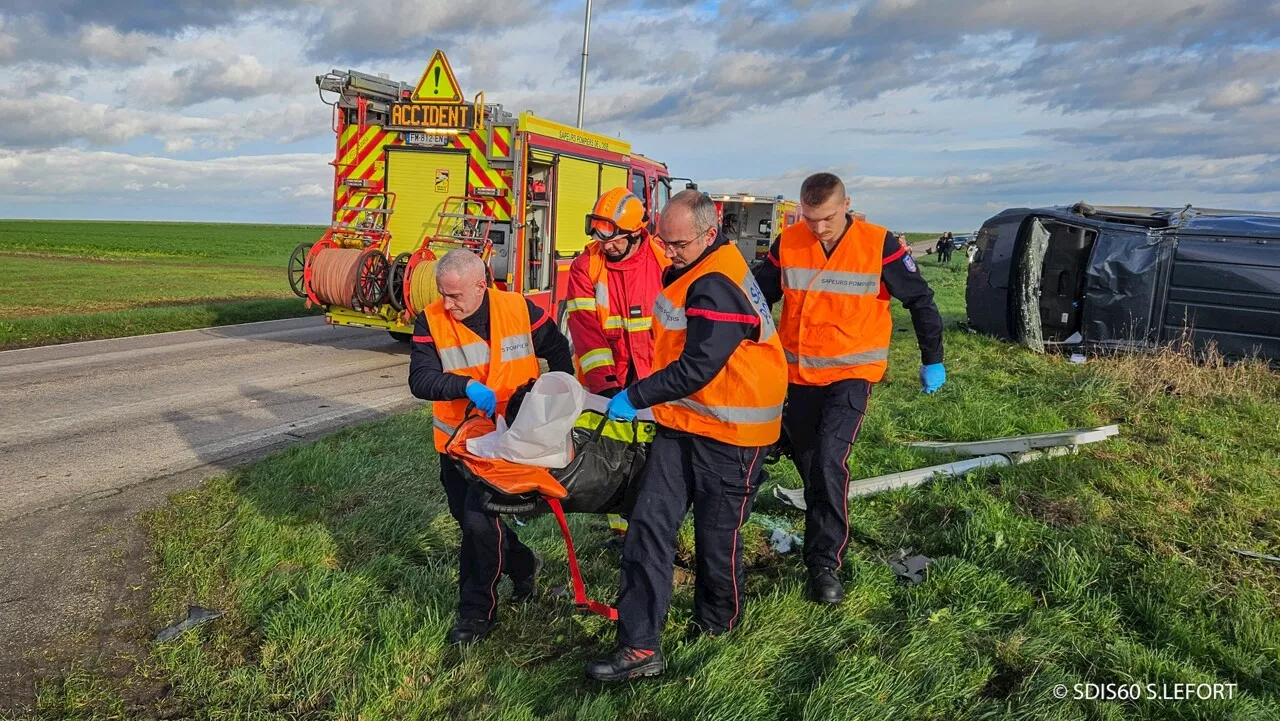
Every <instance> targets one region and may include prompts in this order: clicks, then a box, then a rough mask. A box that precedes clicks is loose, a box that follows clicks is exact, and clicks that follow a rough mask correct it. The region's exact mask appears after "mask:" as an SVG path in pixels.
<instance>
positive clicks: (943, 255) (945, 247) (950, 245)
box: [935, 231, 955, 263]
mask: <svg viewBox="0 0 1280 721" xmlns="http://www.w3.org/2000/svg"><path fill="white" fill-rule="evenodd" d="M954 249H955V243H954V241H953V240H952V236H951V231H947V232H945V233H943V234H942V236H941V237H939V238H938V244H937V246H936V248H935V250H936V251H937V253H938V262H939V263H950V262H951V251H952V250H954Z"/></svg>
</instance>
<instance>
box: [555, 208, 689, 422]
mask: <svg viewBox="0 0 1280 721" xmlns="http://www.w3.org/2000/svg"><path fill="white" fill-rule="evenodd" d="M648 220H649V217H648V212H647V211H646V210H645V207H644V203H643V202H642V201H641V200H640V199H639V198H637V197H636V196H635V195H634V194H632V192H631V191H629V190H627V189H626V188H622V187H619V188H613V189H610V190H607V191H605V192H604V194H603V195H601V196H600V198H599V200H597V201H596V205H595V207H594V208H593V209H592V211H591V213H590V214H588V215H587V218H586V221H587V226H586V230H587V235H588V236H589V237H591V238H592V242H590V243H588V244H587V248H586V252H584V253H583V254H582V255H580V256H578V257H577V258H575V259H574V261H573V264H572V265H570V266H569V288H568V292H567V297H566V300H565V309H566V310H567V312H568V319H569V323H568V325H569V337H570V338H571V339H572V340H573V353H574V356H575V357H576V359H577V362H578V371H579V373H578V380H580V381H582V385H583V386H584V387H585V388H586V389H587V391H588V392H590V393H595V394H596V395H603V396H608V397H613V396H614V395H615V394H616V393H617V392H618V391H620V390H622V389H623V388H624V387H626V386H628V385H631V384H632V383H635V382H636V381H637V380H640V379H641V378H647V377H648V376H649V374H650V373H652V372H653V317H652V312H653V301H654V300H656V299H657V297H658V293H660V292H661V291H662V271H663V269H664V268H666V267H667V266H669V265H671V261H669V260H667V258H666V256H665V255H664V254H663V252H662V248H661V247H660V246H659V245H658V244H657V243H656V242H654V241H653V239H652V238H651V237H650V236H649V232H648V231H647V230H646V227H645V226H646V224H647V223H648Z"/></svg>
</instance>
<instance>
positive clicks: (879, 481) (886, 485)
mask: <svg viewBox="0 0 1280 721" xmlns="http://www.w3.org/2000/svg"><path fill="white" fill-rule="evenodd" d="M1119 433H1120V426H1118V425H1112V426H1100V427H1098V428H1076V429H1073V430H1067V431H1051V432H1049V433H1032V434H1029V435H1025V436H1009V437H1007V438H992V439H991V440H986V441H957V442H949V441H920V442H917V443H909V444H907V445H909V446H911V447H912V448H918V449H920V450H922V451H929V452H931V453H943V454H960V455H970V456H978V457H977V458H968V459H965V460H963V461H954V462H951V463H943V464H941V465H937V466H929V467H928V468H917V469H915V470H913V471H902V472H900V473H889V474H887V475H883V476H876V477H874V478H864V479H862V480H858V481H852V482H850V483H849V494H848V496H849V498H856V497H858V496H866V495H870V494H872V493H879V492H881V491H888V490H892V489H895V488H912V487H915V486H919V485H922V484H924V483H927V482H929V481H931V480H933V479H935V478H938V477H941V476H952V477H956V478H959V477H960V476H963V475H965V474H966V473H969V472H970V471H973V470H975V469H978V468H989V467H992V466H1013V465H1018V464H1021V463H1028V462H1030V461H1035V460H1040V459H1042V458H1055V457H1058V456H1065V455H1068V454H1071V453H1075V451H1076V449H1077V448H1078V447H1079V446H1082V445H1086V444H1089V443H1097V442H1099V441H1104V440H1106V439H1108V438H1111V437H1112V436H1116V435H1119ZM773 496H774V498H777V499H778V500H779V501H782V502H783V503H785V504H787V505H788V506H791V507H792V508H798V509H800V510H802V511H803V510H805V509H806V505H805V502H804V489H803V488H783V487H782V486H774V488H773Z"/></svg>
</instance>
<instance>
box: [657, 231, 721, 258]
mask: <svg viewBox="0 0 1280 721" xmlns="http://www.w3.org/2000/svg"><path fill="white" fill-rule="evenodd" d="M708 230H711V228H703V229H702V230H701V231H699V232H698V235H697V236H696V237H694V238H690V239H688V240H662V239H659V240H658V242H659V243H661V244H662V247H663V248H665V249H666V250H669V251H671V252H673V253H680V252H683V251H684V249H685V248H688V247H689V246H690V245H692V244H693V243H695V242H697V241H698V239H700V238H701V237H702V236H703V235H705V234H706V232H707V231H708Z"/></svg>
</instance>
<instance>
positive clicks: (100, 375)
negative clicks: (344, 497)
mask: <svg viewBox="0 0 1280 721" xmlns="http://www.w3.org/2000/svg"><path fill="white" fill-rule="evenodd" d="M407 360H408V349H407V347H406V346H404V345H402V344H400V343H397V342H395V341H394V340H392V339H391V338H390V337H389V336H388V335H387V334H386V333H382V332H378V331H373V330H365V329H351V328H339V327H333V326H328V325H326V324H325V323H324V322H323V320H321V319H320V318H316V317H312V318H301V319H292V320H283V321H270V322H266V323H251V324H247V325H240V326H228V327H223V328H209V329H203V330H193V331H181V332H178V333H164V334H159V335H151V336H141V337H136V338H121V339H115V340H106V341H93V342H88V343H71V344H67V345H60V346H48V347H44V348H30V349H24V350H15V351H6V352H3V353H0V469H3V470H2V471H0V522H3V521H6V520H9V519H12V518H15V517H18V516H21V515H25V514H27V513H31V512H33V511H37V510H40V509H44V508H50V507H53V506H59V505H62V504H65V503H68V502H74V501H76V500H79V499H85V498H94V497H100V496H101V495H103V494H111V493H114V492H117V491H119V490H120V489H122V488H125V487H127V486H131V485H134V484H137V483H140V482H145V481H147V480H150V479H153V478H158V477H161V476H167V475H171V474H175V473H181V472H184V471H189V470H191V469H194V468H197V467H200V466H205V465H216V464H218V463H219V462H221V461H224V460H226V459H230V458H234V457H237V456H241V455H244V454H245V453H247V452H251V451H254V450H257V449H262V448H266V447H272V446H278V445H281V444H285V443H288V442H291V441H294V440H297V439H298V438H300V437H302V436H303V435H305V434H307V433H308V432H312V431H315V430H318V429H324V428H332V427H336V426H341V425H345V424H347V423H350V422H352V421H354V420H358V419H360V418H366V417H369V416H371V415H374V414H377V413H379V412H383V411H385V410H386V409H388V408H391V407H395V406H399V405H403V404H406V403H409V402H410V401H411V396H410V395H409V391H408V387H407V385H406V378H407V372H408V371H407Z"/></svg>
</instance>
